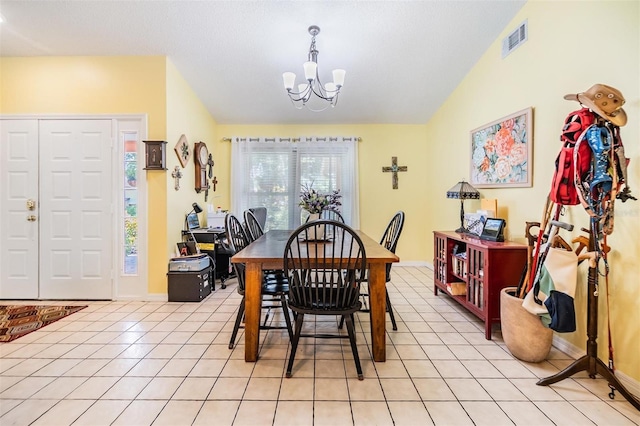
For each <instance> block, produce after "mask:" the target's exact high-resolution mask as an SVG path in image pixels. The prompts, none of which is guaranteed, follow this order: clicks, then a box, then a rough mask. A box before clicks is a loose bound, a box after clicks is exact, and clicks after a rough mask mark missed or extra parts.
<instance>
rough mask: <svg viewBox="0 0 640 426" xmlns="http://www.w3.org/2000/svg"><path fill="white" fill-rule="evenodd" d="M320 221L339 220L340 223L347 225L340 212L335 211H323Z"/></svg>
mask: <svg viewBox="0 0 640 426" xmlns="http://www.w3.org/2000/svg"><path fill="white" fill-rule="evenodd" d="M320 219H327V220H337V221H338V222H341V223H346V222H345V221H344V217H343V216H342V214H340V212H339V211H338V210H335V209H324V210H322V212H321V213H320Z"/></svg>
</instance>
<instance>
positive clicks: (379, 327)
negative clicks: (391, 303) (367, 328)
mask: <svg viewBox="0 0 640 426" xmlns="http://www.w3.org/2000/svg"><path fill="white" fill-rule="evenodd" d="M385 266H386V265H385V264H384V263H374V264H371V265H370V266H369V305H370V308H371V311H370V313H369V315H370V316H371V342H372V346H373V360H374V361H378V362H385V361H386V360H387V353H386V342H385V338H386V332H385V321H386V311H387V309H386V307H387V303H386V302H387V298H386V291H385V284H386V283H385V281H386V267H385Z"/></svg>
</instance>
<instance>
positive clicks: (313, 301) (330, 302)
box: [284, 220, 367, 380]
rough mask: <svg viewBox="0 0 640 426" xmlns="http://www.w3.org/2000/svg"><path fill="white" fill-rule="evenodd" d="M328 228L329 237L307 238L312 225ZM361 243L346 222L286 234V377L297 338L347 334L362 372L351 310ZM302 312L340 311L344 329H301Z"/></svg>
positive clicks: (360, 270) (356, 305)
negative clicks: (289, 314) (290, 315)
mask: <svg viewBox="0 0 640 426" xmlns="http://www.w3.org/2000/svg"><path fill="white" fill-rule="evenodd" d="M318 225H320V226H326V227H331V228H332V233H333V239H332V240H331V241H317V240H313V241H312V240H307V238H308V236H309V235H312V234H313V231H312V230H310V228H311V227H314V226H318ZM366 262H367V259H366V253H365V249H364V244H363V243H362V240H361V239H360V237H358V235H357V234H356V232H355V231H354V230H353V229H351V228H350V227H349V226H347V225H345V224H343V223H339V222H337V221H333V220H317V221H312V222H308V223H306V224H304V225H302V226H300V227H299V228H298V229H296V230H295V231H294V232H293V233H292V234H291V236H290V237H289V239H288V241H287V244H286V246H285V251H284V268H285V273H286V275H287V279H288V281H289V300H288V302H289V307H290V308H291V310H292V311H293V312H294V313H295V314H296V315H295V321H294V322H295V331H294V335H293V339H292V340H291V353H290V355H289V362H288V364H287V372H286V375H287V377H291V376H292V375H293V364H294V361H295V357H296V351H297V349H298V343H299V341H300V338H301V337H313V338H316V339H318V338H343V339H344V338H348V339H349V341H350V342H351V351H352V352H353V358H354V361H355V364H356V371H357V373H358V379H360V380H362V379H363V378H364V375H363V373H362V367H361V365H360V358H359V357H358V348H357V345H356V333H355V326H354V320H353V314H354V312H356V311H358V310H359V309H360V307H361V306H362V303H361V302H360V297H359V295H360V283H361V282H362V280H363V279H364V277H365V273H366ZM306 315H333V316H336V315H338V316H340V317H342V319H343V320H344V321H345V323H346V325H347V332H348V336H345V335H344V334H342V335H340V334H319V333H314V334H304V335H303V334H302V325H303V322H304V319H305V316H306Z"/></svg>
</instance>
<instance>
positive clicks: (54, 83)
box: [0, 56, 167, 293]
mask: <svg viewBox="0 0 640 426" xmlns="http://www.w3.org/2000/svg"><path fill="white" fill-rule="evenodd" d="M166 61H167V60H166V58H165V57H163V56H147V57H131V56H126V57H122V56H120V57H34V58H0V113H2V114H112V115H113V114H147V120H148V121H147V124H148V138H149V139H150V140H164V139H165V134H166V114H167V106H166V104H167V101H166V91H165V86H166V80H167V77H166V76H165V74H166V71H165V70H166V68H167V67H166ZM147 177H148V180H147V191H148V204H149V212H150V213H149V221H148V229H149V231H150V232H149V241H148V246H149V250H150V256H149V259H150V268H149V277H150V279H149V283H150V285H149V286H150V288H151V289H153V288H155V289H156V291H157V288H158V286H159V285H160V284H158V283H159V282H160V280H161V281H162V283H163V287H164V290H163V291H162V292H163V293H166V275H165V274H166V250H164V249H162V247H165V246H166V240H167V236H166V234H165V232H157V231H154V230H158V229H161V230H163V231H164V230H166V229H167V225H166V224H167V220H166V198H167V195H166V194H167V188H166V179H165V173H162V172H147ZM159 259H161V261H160V260H159ZM160 263H162V268H160V269H159V268H158V265H159V264H160Z"/></svg>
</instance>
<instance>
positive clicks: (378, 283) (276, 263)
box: [231, 230, 400, 362]
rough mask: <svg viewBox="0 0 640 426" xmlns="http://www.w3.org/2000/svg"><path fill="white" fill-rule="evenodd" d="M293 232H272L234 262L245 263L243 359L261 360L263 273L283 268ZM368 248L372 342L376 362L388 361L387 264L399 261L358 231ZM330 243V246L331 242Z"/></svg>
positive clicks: (235, 256)
mask: <svg viewBox="0 0 640 426" xmlns="http://www.w3.org/2000/svg"><path fill="white" fill-rule="evenodd" d="M292 232H293V231H291V230H270V231H268V232H267V233H265V234H264V235H263V236H261V237H260V238H258V239H257V240H255V241H254V242H252V243H251V244H249V245H248V246H247V247H246V248H244V249H243V250H241V251H239V252H238V253H236V254H235V255H234V256H233V257H232V258H231V262H232V263H244V264H245V268H246V269H245V296H244V297H245V324H244V343H245V349H244V360H245V361H247V362H255V361H257V360H258V348H259V343H260V314H261V306H262V295H261V290H262V280H263V271H265V270H272V269H283V268H284V249H285V245H286V244H287V240H288V239H289V236H290V235H291V233H292ZM356 233H357V234H358V236H359V237H360V239H361V240H362V242H363V244H364V248H365V253H366V258H367V268H368V272H369V275H368V281H369V305H370V306H369V307H370V313H369V315H370V316H371V342H372V349H373V359H374V361H378V362H384V361H386V356H387V355H386V341H385V334H386V330H385V322H386V291H385V285H386V265H387V263H393V262H399V261H400V259H399V258H398V256H396V255H395V254H394V253H392V252H390V251H389V250H387V249H386V248H384V247H383V246H382V245H380V243H379V242H378V241H375V240H373V239H372V238H371V237H369V236H368V235H366V234H365V233H364V232H362V231H356ZM327 244H331V242H330V241H328V242H327Z"/></svg>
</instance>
